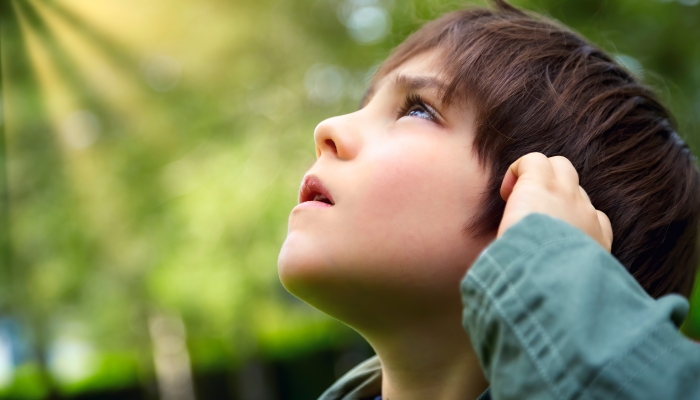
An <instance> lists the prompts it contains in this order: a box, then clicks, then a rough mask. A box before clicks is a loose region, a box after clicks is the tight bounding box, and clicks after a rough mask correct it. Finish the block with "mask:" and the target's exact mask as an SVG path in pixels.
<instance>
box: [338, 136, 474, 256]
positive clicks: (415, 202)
mask: <svg viewBox="0 0 700 400" xmlns="http://www.w3.org/2000/svg"><path fill="white" fill-rule="evenodd" d="M393 148H396V146H395V145H394V146H393ZM425 150H432V151H414V152H408V151H404V152H398V154H401V157H397V156H395V155H394V154H396V153H389V154H377V155H376V158H375V160H376V161H375V162H374V163H370V165H372V167H371V169H370V171H371V172H370V173H367V174H365V175H366V176H365V178H364V179H363V181H362V185H361V186H358V187H359V188H361V190H359V191H358V192H357V194H356V197H355V199H356V207H357V208H356V210H353V212H352V213H351V215H353V216H355V218H354V219H352V220H351V221H350V223H351V224H352V227H351V229H350V230H349V231H350V232H355V233H360V232H361V233H362V234H361V235H360V236H359V238H360V240H361V241H362V243H360V245H361V247H374V248H376V251H375V254H377V256H379V257H382V258H384V260H382V261H383V264H385V265H386V263H390V262H393V263H398V264H401V265H404V266H405V265H407V264H408V265H419V264H420V265H426V264H432V265H444V266H445V268H449V265H455V264H463V263H465V262H468V261H465V260H466V259H469V258H470V253H472V252H471V251H470V249H469V247H470V246H469V240H468V238H467V236H466V235H465V234H464V232H463V229H464V227H465V226H466V224H467V223H468V222H469V221H470V218H471V217H472V215H473V213H474V210H475V208H476V207H477V206H478V204H477V203H478V193H480V191H481V190H480V188H479V187H478V186H479V185H478V184H477V185H475V184H474V183H475V182H474V181H480V178H481V177H480V176H479V175H478V172H476V176H470V170H469V169H467V168H465V166H466V164H468V162H469V159H468V158H466V159H465V158H461V159H459V158H458V157H456V156H454V155H447V156H445V154H446V152H441V151H438V150H434V149H430V148H425ZM405 154H410V157H407V156H405ZM378 244H381V245H380V246H378ZM378 261H379V260H378ZM460 267H463V265H460Z"/></svg>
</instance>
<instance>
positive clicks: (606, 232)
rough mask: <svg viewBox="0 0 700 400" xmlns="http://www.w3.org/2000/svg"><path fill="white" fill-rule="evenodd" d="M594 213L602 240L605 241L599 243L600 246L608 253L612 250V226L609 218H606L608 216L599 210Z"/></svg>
mask: <svg viewBox="0 0 700 400" xmlns="http://www.w3.org/2000/svg"><path fill="white" fill-rule="evenodd" d="M595 211H596V213H597V214H598V223H599V224H600V229H601V231H602V232H603V238H604V240H605V243H601V245H602V246H603V247H604V248H605V249H606V250H607V251H610V250H611V249H612V242H613V231H612V225H611V224H610V218H608V216H607V215H606V214H605V213H604V212H602V211H600V210H595Z"/></svg>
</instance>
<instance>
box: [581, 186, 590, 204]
mask: <svg viewBox="0 0 700 400" xmlns="http://www.w3.org/2000/svg"><path fill="white" fill-rule="evenodd" d="M578 191H579V193H581V197H583V198H584V199H586V201H587V202H589V203H590V202H591V198H590V197H588V193H586V191H585V190H583V188H582V187H581V186H579V187H578Z"/></svg>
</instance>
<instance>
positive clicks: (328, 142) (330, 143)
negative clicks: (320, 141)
mask: <svg viewBox="0 0 700 400" xmlns="http://www.w3.org/2000/svg"><path fill="white" fill-rule="evenodd" d="M324 143H326V146H328V148H329V149H331V150H332V151H333V154H338V148H337V147H335V142H334V141H333V140H331V139H326V141H325V142H324Z"/></svg>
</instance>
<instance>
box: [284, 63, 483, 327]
mask: <svg viewBox="0 0 700 400" xmlns="http://www.w3.org/2000/svg"><path fill="white" fill-rule="evenodd" d="M439 71H440V64H439V63H438V62H437V54H434V53H426V54H424V55H419V56H417V57H415V58H413V59H411V60H409V61H407V62H406V63H404V64H403V65H401V66H399V67H398V68H397V69H396V70H394V71H393V72H391V73H390V74H389V75H387V76H385V77H384V78H382V79H381V80H380V81H379V82H377V84H376V86H375V87H374V94H373V95H372V96H371V98H370V99H369V100H368V101H366V105H365V106H364V107H363V108H362V109H361V110H359V111H356V112H354V113H351V114H347V115H341V116H337V117H333V118H329V119H327V120H325V121H323V122H321V123H320V124H319V125H318V126H317V127H316V130H315V132H314V140H315V143H316V154H317V161H316V163H315V164H314V165H313V166H312V167H311V169H310V170H309V171H308V173H307V178H308V177H315V178H316V179H318V181H320V182H321V183H322V185H323V186H324V187H325V188H326V189H327V192H328V193H327V194H328V195H329V197H331V199H332V201H333V205H329V204H326V203H323V202H313V201H307V202H304V201H305V200H309V199H313V198H314V197H315V195H316V194H317V192H322V191H323V190H322V189H320V188H319V187H318V186H314V185H310V186H309V187H308V188H307V189H305V188H304V187H302V190H301V193H300V201H302V203H300V204H299V205H298V206H296V207H295V208H294V209H293V210H292V212H291V215H290V218H289V231H288V235H287V239H286V241H285V242H284V245H283V246H282V250H281V252H280V256H279V274H280V279H281V281H282V283H283V284H284V286H285V287H286V288H287V289H288V290H289V291H290V292H291V293H293V294H295V295H296V296H298V297H300V298H301V299H303V300H305V301H307V302H308V303H310V304H312V305H313V306H315V307H317V308H319V309H321V310H322V311H325V312H327V313H328V314H331V315H333V316H334V317H336V318H338V319H340V320H341V321H343V322H346V323H347V324H349V325H351V326H353V327H355V328H356V329H359V330H362V329H378V326H379V325H381V324H391V325H392V326H393V327H397V326H398V325H397V324H401V321H404V322H406V323H408V322H410V321H415V320H416V319H420V318H423V317H424V319H425V318H435V317H437V315H438V314H440V315H442V314H445V313H452V312H457V313H458V312H459V310H460V302H459V280H460V278H461V277H462V276H463V275H464V274H465V273H466V270H467V268H468V267H469V266H470V265H471V263H472V262H473V261H474V259H475V258H476V256H477V255H478V253H479V252H480V251H481V250H482V249H483V247H484V246H485V245H486V244H487V243H488V241H490V239H491V238H481V239H474V238H472V237H471V235H469V234H468V233H467V232H465V227H466V226H467V225H468V223H469V222H470V221H471V218H473V217H474V216H475V214H476V211H477V210H478V207H479V206H480V200H481V194H482V193H483V192H484V189H485V187H486V183H487V181H488V174H487V171H485V170H484V169H483V168H482V166H481V165H480V164H479V162H478V159H477V157H476V154H475V152H474V151H473V150H472V140H473V137H474V129H475V127H474V115H473V113H472V112H471V111H470V110H465V109H462V110H460V109H458V108H456V107H454V108H452V107H441V106H440V104H439V101H438V87H437V86H435V84H439V83H440V82H441V81H440V77H439ZM418 98H421V99H422V100H423V102H421V101H420V100H417V99H418ZM319 199H320V197H319ZM436 313H438V314H436ZM378 324H379V325H378Z"/></svg>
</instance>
